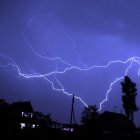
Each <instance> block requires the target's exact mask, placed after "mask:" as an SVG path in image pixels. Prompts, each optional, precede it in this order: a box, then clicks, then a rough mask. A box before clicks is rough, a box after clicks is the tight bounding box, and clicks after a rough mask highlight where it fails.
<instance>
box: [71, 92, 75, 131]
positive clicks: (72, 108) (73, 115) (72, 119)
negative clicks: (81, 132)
mask: <svg viewBox="0 0 140 140" xmlns="http://www.w3.org/2000/svg"><path fill="white" fill-rule="evenodd" d="M72 121H73V122H72ZM72 123H74V124H75V114H74V94H73V96H72V104H71V114H70V131H71V127H72Z"/></svg>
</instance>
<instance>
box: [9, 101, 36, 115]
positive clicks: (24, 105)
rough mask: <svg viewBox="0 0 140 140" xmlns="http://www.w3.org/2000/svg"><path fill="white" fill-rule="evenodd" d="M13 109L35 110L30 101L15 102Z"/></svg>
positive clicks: (21, 110)
mask: <svg viewBox="0 0 140 140" xmlns="http://www.w3.org/2000/svg"><path fill="white" fill-rule="evenodd" d="M11 106H12V109H14V110H16V111H20V112H34V110H33V107H32V105H31V103H30V102H28V101H27V102H21V101H19V102H15V103H13V104H12V105H11Z"/></svg>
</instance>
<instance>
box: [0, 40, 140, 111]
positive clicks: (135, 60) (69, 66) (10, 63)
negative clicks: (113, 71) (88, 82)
mask: <svg viewBox="0 0 140 140" xmlns="http://www.w3.org/2000/svg"><path fill="white" fill-rule="evenodd" d="M25 41H26V42H27V44H28V45H29V47H30V48H31V49H32V51H33V53H34V54H35V55H36V56H38V57H40V58H42V59H47V60H49V61H58V60H59V61H60V62H61V63H63V64H65V65H66V66H67V68H65V69H64V70H62V71H58V70H55V71H52V72H49V73H45V74H40V73H35V72H32V73H23V72H22V71H21V69H20V67H19V66H18V65H17V64H16V63H15V61H13V60H12V59H11V58H10V57H8V56H6V55H4V54H3V53H0V57H1V58H2V59H4V60H6V61H8V64H0V67H4V68H9V67H12V68H13V69H14V70H15V71H16V72H17V74H18V75H19V76H20V77H24V78H26V79H30V78H43V79H44V80H46V81H47V82H49V83H50V84H51V86H52V89H53V90H55V91H58V92H63V93H64V94H66V95H68V96H72V95H73V93H68V92H67V91H65V88H64V86H63V85H62V83H61V82H60V81H59V80H58V78H57V74H64V73H66V72H68V71H70V70H79V71H89V70H92V69H97V68H101V69H107V68H109V67H110V66H111V65H112V64H114V63H118V64H129V65H128V67H127V68H126V70H125V72H124V74H123V75H127V73H128V71H129V69H131V68H132V65H133V63H137V64H138V65H139V66H140V57H130V58H128V59H127V60H126V61H122V60H116V61H109V62H108V63H107V64H106V65H95V66H91V67H89V68H80V67H77V66H74V65H72V64H70V63H68V62H66V61H64V60H62V59H61V58H60V57H54V58H50V57H46V56H42V55H41V54H39V53H37V52H36V51H35V50H34V49H33V47H32V46H31V44H30V43H29V42H28V41H27V40H25ZM123 75H122V76H121V77H117V78H116V79H115V80H114V81H113V82H111V83H110V86H109V89H108V90H107V92H106V94H105V99H104V100H102V101H101V102H100V105H99V109H98V111H101V110H102V105H103V104H104V102H106V101H107V100H108V96H109V93H110V92H111V91H112V88H113V86H114V85H115V84H116V83H117V82H119V81H121V80H122V79H123V78H124V76H123ZM138 75H139V76H140V69H139V70H138ZM50 76H53V77H54V79H55V81H56V82H57V83H58V85H59V88H56V87H55V85H54V82H53V81H52V80H50V79H49V77H50ZM75 98H76V99H78V100H80V101H81V102H82V103H83V105H84V106H86V107H88V105H87V103H85V102H84V101H83V100H82V99H81V97H78V96H75Z"/></svg>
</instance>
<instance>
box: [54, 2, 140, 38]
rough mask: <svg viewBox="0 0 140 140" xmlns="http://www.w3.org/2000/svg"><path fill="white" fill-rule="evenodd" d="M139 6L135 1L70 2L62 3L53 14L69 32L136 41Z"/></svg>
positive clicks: (139, 13) (139, 19) (139, 33)
mask: <svg viewBox="0 0 140 140" xmlns="http://www.w3.org/2000/svg"><path fill="white" fill-rule="evenodd" d="M139 6H140V1H138V0H136V1H131V0H106V1H104V0H99V1H93V0H75V1H74V0H72V1H63V2H62V1H61V3H60V4H58V6H57V9H55V10H56V13H57V16H58V17H59V18H60V20H61V22H62V23H63V24H64V25H65V26H67V27H68V28H71V30H76V31H79V32H88V33H91V34H111V35H115V36H121V37H124V38H127V37H128V38H138V37H139V35H140V28H139V25H140V16H139V15H140V8H139Z"/></svg>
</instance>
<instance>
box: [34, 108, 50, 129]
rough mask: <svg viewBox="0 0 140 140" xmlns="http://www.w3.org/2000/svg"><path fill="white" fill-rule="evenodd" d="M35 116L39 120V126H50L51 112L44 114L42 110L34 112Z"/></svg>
mask: <svg viewBox="0 0 140 140" xmlns="http://www.w3.org/2000/svg"><path fill="white" fill-rule="evenodd" d="M35 118H36V120H37V121H39V122H40V124H41V127H51V126H52V118H51V114H47V115H44V114H43V113H42V112H39V111H37V112H35Z"/></svg>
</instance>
